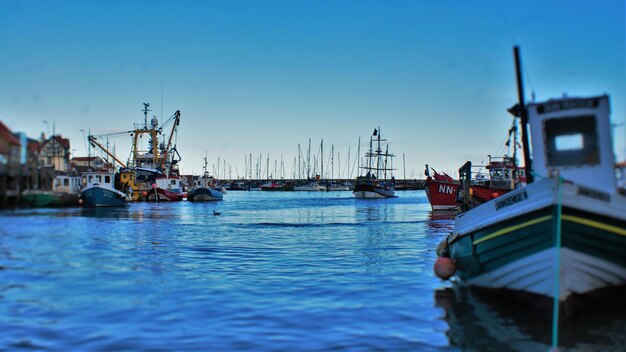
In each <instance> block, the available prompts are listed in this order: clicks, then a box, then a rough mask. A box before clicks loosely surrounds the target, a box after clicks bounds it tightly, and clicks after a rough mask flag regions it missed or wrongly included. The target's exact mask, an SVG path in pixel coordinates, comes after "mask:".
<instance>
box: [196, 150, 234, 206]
mask: <svg viewBox="0 0 626 352" xmlns="http://www.w3.org/2000/svg"><path fill="white" fill-rule="evenodd" d="M206 166H207V158H206V157H205V158H204V175H202V177H199V178H198V179H196V180H194V181H193V189H192V190H191V191H190V192H189V193H188V194H187V200H188V201H190V202H209V201H214V200H222V199H224V194H225V193H226V190H225V189H224V187H221V186H219V185H218V183H217V180H216V179H214V178H213V176H210V175H209V173H208V172H207V171H206Z"/></svg>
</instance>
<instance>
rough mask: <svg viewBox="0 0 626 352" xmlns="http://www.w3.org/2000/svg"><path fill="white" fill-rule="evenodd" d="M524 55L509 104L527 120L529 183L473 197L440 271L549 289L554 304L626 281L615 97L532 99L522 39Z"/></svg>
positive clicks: (541, 292) (497, 285)
mask: <svg viewBox="0 0 626 352" xmlns="http://www.w3.org/2000/svg"><path fill="white" fill-rule="evenodd" d="M515 58H516V69H517V79H518V94H519V101H520V102H519V104H517V105H516V106H515V107H514V108H512V109H509V111H510V112H512V113H513V114H514V115H515V116H518V117H519V118H520V119H521V126H522V139H523V148H524V159H525V167H526V177H527V182H528V184H527V185H526V186H524V187H519V188H516V189H515V190H513V191H511V192H509V193H507V194H505V195H503V196H500V197H498V198H495V199H492V200H490V201H487V202H485V203H483V204H481V205H478V206H476V207H473V206H472V205H471V203H470V204H468V207H469V210H467V211H465V212H464V213H461V214H459V215H458V216H457V218H456V221H455V229H454V231H453V232H452V233H451V234H450V235H449V236H447V238H446V239H445V240H444V241H442V243H441V244H440V245H439V248H438V250H437V253H438V255H439V258H438V259H437V262H436V273H437V275H439V276H440V277H443V278H445V276H448V274H452V273H454V272H455V271H456V275H457V277H458V278H459V279H460V280H461V282H463V283H465V284H468V285H470V286H476V287H482V288H489V289H506V290H512V291H515V292H524V293H526V294H532V295H536V296H537V297H538V298H541V297H544V298H549V299H551V300H553V301H554V302H555V304H554V307H558V306H560V305H562V304H567V302H570V301H571V299H573V298H574V297H580V296H583V295H585V296H587V295H588V294H591V293H593V292H599V291H604V290H605V289H611V288H618V287H621V288H623V287H625V286H626V256H624V253H626V197H625V196H624V195H622V194H620V193H619V192H618V189H617V186H616V179H615V173H614V170H613V169H614V160H615V159H614V153H613V145H612V135H611V125H610V118H609V114H610V107H609V97H608V96H606V95H602V96H593V97H585V98H568V97H563V98H560V99H552V100H548V101H544V102H533V103H530V104H528V105H525V104H524V100H523V93H522V92H523V89H522V87H521V73H520V72H521V70H520V68H519V67H520V65H519V53H518V49H517V48H515ZM527 124H528V125H529V127H530V138H529V136H528V134H527V133H526V125H527ZM530 141H532V152H531V148H530ZM531 153H532V154H531ZM531 155H532V159H531ZM531 170H532V172H531ZM460 172H462V173H464V172H467V170H464V169H463V168H462V169H461V170H460ZM464 182H466V183H467V184H468V183H469V182H468V181H464ZM465 186H466V185H464V187H465ZM465 198H466V199H467V197H465ZM605 292H606V291H605ZM557 302H560V304H556V303H557ZM555 309H556V308H555ZM557 312H558V310H557Z"/></svg>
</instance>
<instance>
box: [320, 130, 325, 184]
mask: <svg viewBox="0 0 626 352" xmlns="http://www.w3.org/2000/svg"><path fill="white" fill-rule="evenodd" d="M320 155H321V159H320V178H321V179H322V180H323V179H324V140H323V139H322V143H321V144H320Z"/></svg>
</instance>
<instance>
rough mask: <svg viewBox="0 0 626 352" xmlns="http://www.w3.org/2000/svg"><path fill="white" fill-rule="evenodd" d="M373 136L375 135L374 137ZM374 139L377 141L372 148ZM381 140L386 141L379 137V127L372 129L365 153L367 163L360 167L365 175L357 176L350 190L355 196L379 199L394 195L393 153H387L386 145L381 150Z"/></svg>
mask: <svg viewBox="0 0 626 352" xmlns="http://www.w3.org/2000/svg"><path fill="white" fill-rule="evenodd" d="M373 137H376V139H374V138H373ZM374 141H376V143H377V144H376V149H374ZM381 142H386V140H384V139H382V138H381V133H380V127H379V128H378V129H374V133H373V134H372V136H370V148H369V151H368V152H367V153H365V158H366V160H367V164H366V165H365V166H361V167H360V168H361V169H364V170H366V171H367V173H366V174H365V176H359V177H357V179H356V184H355V186H354V190H353V191H352V193H353V194H354V196H355V197H356V198H363V199H380V198H392V197H395V188H394V186H395V178H394V177H393V175H392V174H391V172H392V171H393V170H394V169H393V168H392V167H391V160H392V158H393V157H394V156H395V155H393V154H391V153H389V146H388V145H387V146H386V149H385V151H384V152H383V150H382V146H381ZM388 177H390V179H388Z"/></svg>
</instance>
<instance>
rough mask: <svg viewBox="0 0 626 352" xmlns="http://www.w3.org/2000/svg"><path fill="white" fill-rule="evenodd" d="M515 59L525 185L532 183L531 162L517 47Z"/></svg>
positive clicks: (526, 113) (517, 48)
mask: <svg viewBox="0 0 626 352" xmlns="http://www.w3.org/2000/svg"><path fill="white" fill-rule="evenodd" d="M513 55H514V57H515V76H516V78H517V99H518V104H519V115H520V120H521V127H522V146H523V148H524V168H525V169H526V183H527V184H531V183H533V179H534V177H533V174H532V161H531V159H530V145H529V142H528V129H527V125H528V112H527V111H526V105H525V102H524V84H523V82H522V68H521V66H522V64H521V60H520V53H519V46H517V45H516V46H514V47H513Z"/></svg>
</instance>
